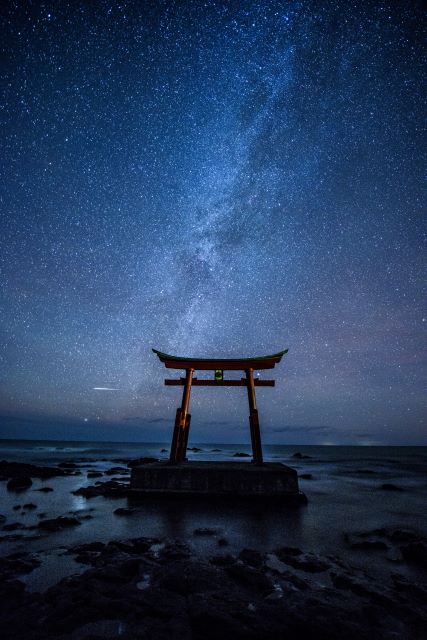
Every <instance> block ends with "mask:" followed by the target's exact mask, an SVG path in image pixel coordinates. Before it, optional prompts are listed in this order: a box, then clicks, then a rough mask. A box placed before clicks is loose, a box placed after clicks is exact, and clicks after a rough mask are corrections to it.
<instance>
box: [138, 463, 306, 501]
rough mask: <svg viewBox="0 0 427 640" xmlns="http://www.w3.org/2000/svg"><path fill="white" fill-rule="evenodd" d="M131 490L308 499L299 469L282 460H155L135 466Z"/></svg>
mask: <svg viewBox="0 0 427 640" xmlns="http://www.w3.org/2000/svg"><path fill="white" fill-rule="evenodd" d="M130 494H131V495H132V494H133V495H135V494H140V495H157V496H159V495H165V496H172V495H173V496H178V495H183V496H204V497H206V496H221V497H226V496H230V497H251V498H252V497H260V498H281V499H283V498H285V499H290V501H294V502H302V503H304V502H305V501H306V498H305V496H304V494H303V493H301V492H300V491H299V487H298V476H297V472H296V471H295V469H291V468H290V467H286V466H285V465H283V464H280V463H278V462H265V463H264V464H262V465H255V464H252V463H250V462H193V461H192V462H182V463H180V464H170V463H169V462H152V463H149V464H144V465H140V466H138V467H134V468H133V469H132V475H131V480H130Z"/></svg>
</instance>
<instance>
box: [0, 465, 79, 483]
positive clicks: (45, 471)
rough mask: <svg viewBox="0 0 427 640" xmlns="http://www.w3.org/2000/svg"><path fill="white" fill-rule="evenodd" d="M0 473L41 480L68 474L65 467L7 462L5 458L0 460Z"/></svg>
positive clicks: (13, 476) (6, 475)
mask: <svg viewBox="0 0 427 640" xmlns="http://www.w3.org/2000/svg"><path fill="white" fill-rule="evenodd" d="M0 474H1V475H3V476H5V477H7V478H19V477H22V476H28V477H30V478H40V479H41V480H46V479H49V478H54V477H55V476H65V475H68V474H67V471H66V470H65V469H59V468H58V467H39V466H37V465H35V464H26V463H22V462H7V461H6V460H1V461H0Z"/></svg>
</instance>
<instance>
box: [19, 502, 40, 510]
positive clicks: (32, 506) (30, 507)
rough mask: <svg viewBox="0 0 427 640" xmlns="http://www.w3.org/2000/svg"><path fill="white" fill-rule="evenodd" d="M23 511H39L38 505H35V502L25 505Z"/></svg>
mask: <svg viewBox="0 0 427 640" xmlns="http://www.w3.org/2000/svg"><path fill="white" fill-rule="evenodd" d="M22 508H23V509H37V505H36V504H34V503H33V502H27V504H24V505H23V507H22Z"/></svg>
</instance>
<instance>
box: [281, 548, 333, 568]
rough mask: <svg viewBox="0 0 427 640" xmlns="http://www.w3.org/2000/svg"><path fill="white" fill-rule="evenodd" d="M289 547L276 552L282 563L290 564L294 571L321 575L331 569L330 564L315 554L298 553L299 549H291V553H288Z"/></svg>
mask: <svg viewBox="0 0 427 640" xmlns="http://www.w3.org/2000/svg"><path fill="white" fill-rule="evenodd" d="M287 549H289V547H288V548H287V547H282V548H281V549H278V550H277V551H276V555H277V557H278V558H279V560H280V561H281V562H283V563H284V564H288V565H289V566H291V567H294V569H300V570H301V571H308V572H309V573H321V572H322V571H326V570H327V569H330V564H329V563H328V562H326V561H325V560H322V559H320V558H319V557H317V556H316V555H314V554H313V553H298V551H300V550H299V549H297V550H296V549H293V548H292V547H291V550H292V551H291V553H289V552H288V551H287Z"/></svg>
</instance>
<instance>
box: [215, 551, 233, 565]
mask: <svg viewBox="0 0 427 640" xmlns="http://www.w3.org/2000/svg"><path fill="white" fill-rule="evenodd" d="M209 562H210V563H211V564H213V565H215V566H216V567H228V566H230V565H231V564H234V563H235V562H237V558H236V557H235V556H233V555H231V553H227V554H225V555H221V556H213V557H212V558H210V559H209Z"/></svg>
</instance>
